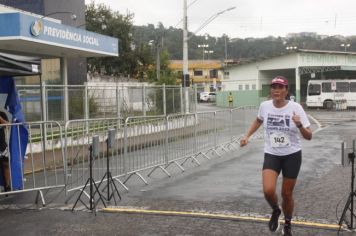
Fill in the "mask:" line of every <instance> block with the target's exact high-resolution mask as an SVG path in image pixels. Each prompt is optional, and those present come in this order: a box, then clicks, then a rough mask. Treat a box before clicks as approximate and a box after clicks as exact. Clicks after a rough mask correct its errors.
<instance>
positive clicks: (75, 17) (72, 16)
mask: <svg viewBox="0 0 356 236" xmlns="http://www.w3.org/2000/svg"><path fill="white" fill-rule="evenodd" d="M56 14H70V18H71V19H72V20H77V15H76V14H74V13H73V12H71V11H56V12H51V13H48V14H46V15H44V16H42V17H41V19H43V18H46V17H48V16H52V15H56Z"/></svg>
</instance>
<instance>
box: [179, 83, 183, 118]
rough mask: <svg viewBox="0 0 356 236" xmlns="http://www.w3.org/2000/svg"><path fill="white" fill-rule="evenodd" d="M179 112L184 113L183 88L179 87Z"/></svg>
mask: <svg viewBox="0 0 356 236" xmlns="http://www.w3.org/2000/svg"><path fill="white" fill-rule="evenodd" d="M179 89H180V113H181V114H184V107H183V106H184V105H183V88H182V87H180V88H179Z"/></svg>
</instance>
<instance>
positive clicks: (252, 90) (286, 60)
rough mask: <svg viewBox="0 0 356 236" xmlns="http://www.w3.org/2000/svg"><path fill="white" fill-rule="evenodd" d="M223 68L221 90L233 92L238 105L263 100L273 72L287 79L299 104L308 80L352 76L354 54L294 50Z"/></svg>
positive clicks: (355, 73) (355, 71)
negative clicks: (223, 77)
mask: <svg viewBox="0 0 356 236" xmlns="http://www.w3.org/2000/svg"><path fill="white" fill-rule="evenodd" d="M225 70H226V72H227V73H228V74H229V77H228V79H227V78H225V79H223V80H222V90H223V91H236V92H237V94H238V95H239V97H238V98H237V99H238V100H239V101H241V103H240V104H239V105H256V104H259V102H260V101H263V100H265V99H267V98H268V96H269V91H270V87H269V84H270V81H271V80H272V79H273V78H274V77H275V76H277V75H282V76H285V77H286V78H287V79H288V81H289V85H290V86H289V90H290V92H291V94H292V95H294V96H295V97H296V100H297V101H298V102H300V103H302V104H303V103H304V102H305V100H306V96H307V85H308V81H309V80H311V79H313V80H314V79H320V80H321V79H334V80H337V79H356V53H353V52H344V51H342V52H341V51H319V50H296V51H294V52H290V53H286V54H284V55H280V56H276V57H271V58H268V59H263V60H254V61H249V62H245V63H241V64H239V65H237V66H231V67H228V68H226V69H225ZM218 100H219V99H218Z"/></svg>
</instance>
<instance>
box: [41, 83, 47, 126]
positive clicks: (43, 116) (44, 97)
mask: <svg viewBox="0 0 356 236" xmlns="http://www.w3.org/2000/svg"><path fill="white" fill-rule="evenodd" d="M41 90H42V91H41V96H42V99H41V102H42V109H43V111H42V121H47V114H48V107H47V104H48V103H47V102H46V101H47V99H46V97H47V96H46V94H47V88H46V83H45V82H44V81H43V82H42V86H41Z"/></svg>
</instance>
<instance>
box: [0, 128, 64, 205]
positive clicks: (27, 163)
mask: <svg viewBox="0 0 356 236" xmlns="http://www.w3.org/2000/svg"><path fill="white" fill-rule="evenodd" d="M21 126H25V127H26V129H27V131H28V137H23V135H24V134H23V133H22V131H21V129H22V127H21ZM0 128H4V129H5V134H6V138H5V141H6V143H7V144H11V142H14V143H16V145H15V147H13V148H16V149H17V150H18V151H19V152H20V153H19V155H16V156H12V152H11V151H10V150H9V149H10V148H9V147H8V149H7V150H8V151H7V152H6V154H4V156H7V157H8V158H4V157H2V159H1V168H2V169H1V173H2V176H1V177H2V179H3V180H5V182H4V186H6V185H9V187H10V189H8V190H9V191H7V192H0V195H5V194H13V193H21V192H27V191H38V193H39V195H38V196H40V197H41V200H42V202H43V204H44V203H45V202H44V196H43V190H45V189H52V188H58V187H64V186H65V169H64V166H65V162H66V160H65V158H64V152H63V146H64V145H63V143H62V135H63V133H62V127H61V126H60V124H59V123H58V122H54V121H48V122H29V123H26V124H23V123H16V124H6V125H5V124H3V125H0ZM26 138H28V144H27V150H26V153H21V148H20V147H21V146H22V145H23V140H26ZM2 141H3V140H2ZM24 154H26V155H25V158H24V160H21V159H22V158H21V157H22V156H24ZM7 159H8V160H7ZM15 172H16V173H15ZM16 174H17V175H16ZM16 176H18V177H16ZM14 178H16V179H18V180H16V179H14ZM15 181H18V182H17V183H15Z"/></svg>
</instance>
